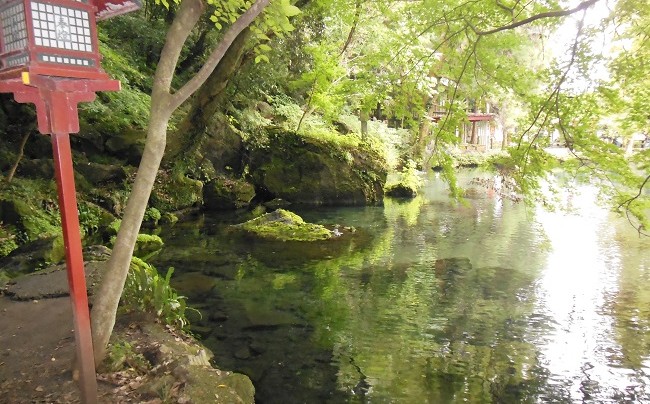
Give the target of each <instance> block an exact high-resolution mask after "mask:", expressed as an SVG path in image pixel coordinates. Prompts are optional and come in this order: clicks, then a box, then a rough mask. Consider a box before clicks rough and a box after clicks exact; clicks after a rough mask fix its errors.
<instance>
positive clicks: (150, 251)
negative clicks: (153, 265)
mask: <svg viewBox="0 0 650 404" xmlns="http://www.w3.org/2000/svg"><path fill="white" fill-rule="evenodd" d="M164 244H165V243H163V241H162V239H161V238H160V237H158V236H156V235H154V234H138V238H137V240H136V243H135V249H134V251H133V255H134V256H135V257H138V258H141V259H143V260H146V259H148V258H151V257H153V256H154V255H156V254H158V253H159V252H160V250H161V249H162V247H163V245H164Z"/></svg>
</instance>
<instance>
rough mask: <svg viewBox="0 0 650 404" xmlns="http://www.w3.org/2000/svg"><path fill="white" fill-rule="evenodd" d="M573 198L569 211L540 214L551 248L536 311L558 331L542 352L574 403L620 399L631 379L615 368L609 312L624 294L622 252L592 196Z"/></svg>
mask: <svg viewBox="0 0 650 404" xmlns="http://www.w3.org/2000/svg"><path fill="white" fill-rule="evenodd" d="M569 198H570V203H571V204H572V205H573V206H575V207H576V209H575V210H573V211H572V212H568V213H567V212H549V211H546V210H544V209H538V211H537V220H538V221H539V223H541V224H542V225H543V229H544V232H545V233H546V235H547V237H548V239H549V240H550V241H551V247H550V250H549V252H548V256H547V261H546V265H545V270H544V272H543V273H542V276H541V277H540V279H539V281H538V282H537V304H536V306H537V310H538V311H539V312H541V313H543V314H544V315H546V316H548V317H550V318H552V324H553V331H552V332H551V333H549V334H547V335H545V336H544V337H543V338H542V342H541V344H540V345H539V346H538V348H539V349H540V350H541V355H542V361H543V362H544V363H545V365H546V368H547V370H548V371H549V372H550V374H551V376H550V382H551V383H552V384H556V387H559V391H563V393H562V395H563V396H564V397H565V398H567V399H569V400H570V401H571V402H578V401H582V400H589V399H590V398H592V396H594V395H597V396H601V397H603V396H604V397H610V398H615V397H619V398H623V397H626V394H625V393H626V390H627V389H628V387H629V385H630V374H631V373H632V372H631V371H630V370H628V369H625V368H622V367H617V366H615V365H614V364H612V363H611V356H613V355H617V354H618V353H619V352H620V346H619V345H618V344H617V343H616V336H615V335H614V329H615V319H614V318H613V317H612V315H611V313H609V312H608V310H609V309H608V306H609V305H610V303H611V301H612V299H615V298H616V296H617V295H618V292H619V291H618V282H617V277H618V274H619V273H620V271H621V269H622V268H621V260H620V251H621V249H622V248H624V246H620V245H618V244H617V242H616V241H615V240H616V228H615V226H612V217H611V216H612V214H611V213H610V212H609V211H608V210H606V209H604V208H602V207H598V206H596V205H595V204H594V201H595V199H596V190H595V189H593V188H590V187H586V186H585V187H582V188H581V192H579V193H575V194H573V195H569ZM554 390H555V389H554ZM557 391H558V390H555V391H553V392H552V393H551V394H554V395H556V394H557ZM637 393H639V392H637ZM641 393H643V392H641ZM549 398H550V397H549ZM626 398H630V397H629V396H627V397H626Z"/></svg>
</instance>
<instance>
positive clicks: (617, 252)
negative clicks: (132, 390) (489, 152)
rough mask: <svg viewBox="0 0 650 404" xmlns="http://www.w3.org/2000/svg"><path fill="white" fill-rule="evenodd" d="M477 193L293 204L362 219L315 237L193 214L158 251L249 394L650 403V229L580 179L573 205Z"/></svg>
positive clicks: (325, 220) (434, 188)
mask: <svg viewBox="0 0 650 404" xmlns="http://www.w3.org/2000/svg"><path fill="white" fill-rule="evenodd" d="M470 178H471V176H470V175H468V176H467V178H465V181H469V180H470ZM477 189H478V190H479V192H478V195H477V196H476V198H474V199H470V200H468V203H467V204H466V205H459V204H456V203H453V202H450V201H449V200H448V199H447V198H446V197H445V195H446V191H445V190H444V186H443V185H442V184H441V183H440V182H439V181H438V180H437V179H436V178H435V175H433V174H432V176H431V178H430V179H429V181H428V182H427V186H426V187H425V190H424V192H423V195H421V196H420V197H418V198H417V199H415V200H413V201H408V202H395V201H390V200H387V201H386V203H385V206H383V207H365V208H322V209H312V210H297V213H299V214H300V215H302V216H303V218H305V220H308V221H312V222H317V223H322V224H335V223H336V224H340V225H342V226H354V227H355V228H356V229H357V232H356V233H355V234H354V236H353V237H351V238H347V239H337V240H334V241H330V242H323V243H315V244H308V245H304V244H299V243H270V242H259V241H251V240H244V239H240V238H238V237H236V236H234V235H233V234H232V233H230V232H228V231H227V227H226V226H227V224H229V223H234V222H238V221H243V220H245V219H246V218H245V217H237V218H235V217H232V215H228V216H225V215H214V216H202V217H200V218H196V219H195V220H191V221H188V222H185V223H180V224H177V225H175V226H174V227H171V228H168V229H164V231H163V233H162V234H161V236H162V237H163V239H164V240H165V243H166V244H165V249H164V250H163V252H162V253H161V254H160V255H159V256H158V257H157V258H156V260H155V262H154V264H155V265H157V266H158V267H159V268H160V269H163V270H164V269H166V267H167V266H174V267H175V268H176V272H175V279H174V282H175V285H176V286H177V288H179V289H180V290H181V292H182V293H184V294H186V295H187V296H189V297H190V302H191V304H192V305H193V306H194V307H197V308H198V309H199V310H200V311H201V312H202V315H203V317H202V319H201V320H198V319H197V320H196V321H194V324H195V325H196V326H197V327H196V332H197V333H198V334H200V335H201V336H203V338H204V340H203V342H204V343H205V344H206V345H207V346H208V347H209V348H210V349H212V350H213V352H214V353H215V362H216V363H217V364H218V365H219V366H220V367H222V368H228V369H232V370H235V371H239V372H243V373H245V374H247V375H249V376H250V377H251V379H252V380H253V382H254V384H255V386H256V390H257V394H256V399H257V401H258V402H260V403H325V402H330V403H345V402H353V403H365V402H368V403H371V402H372V403H457V402H469V403H549V402H552V403H575V402H593V403H608V402H611V403H621V402H638V403H642V402H650V386H649V384H650V375H649V373H650V361H649V356H650V240H647V239H639V238H638V237H637V236H636V233H635V232H634V230H633V229H632V228H631V227H629V226H628V225H626V223H625V221H624V220H621V219H617V218H616V217H614V216H612V215H611V214H609V213H608V212H607V211H606V210H603V209H600V208H598V207H596V206H595V205H594V203H593V201H594V199H595V194H594V192H593V190H591V189H590V188H588V187H582V188H581V189H580V191H579V192H575V193H572V194H568V193H567V195H565V197H566V199H565V201H566V202H565V205H566V207H567V208H568V209H569V211H568V212H565V211H563V212H547V211H545V210H543V209H535V208H527V207H525V206H524V205H523V204H514V203H512V202H509V201H502V200H500V199H498V198H497V197H495V196H494V194H493V192H492V191H490V190H486V189H484V188H477ZM578 208H579V209H578Z"/></svg>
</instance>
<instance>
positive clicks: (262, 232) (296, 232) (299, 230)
mask: <svg viewBox="0 0 650 404" xmlns="http://www.w3.org/2000/svg"><path fill="white" fill-rule="evenodd" d="M231 227H232V228H233V229H236V230H241V231H243V232H245V233H247V234H250V235H253V236H256V237H259V238H262V239H267V240H278V241H318V240H328V239H330V238H331V237H332V232H331V231H329V230H328V229H327V228H325V227H324V226H321V225H318V224H314V223H307V222H305V221H304V220H303V219H302V218H301V217H300V216H298V215H296V214H295V213H292V212H289V211H288V210H284V209H278V210H276V211H274V212H271V213H267V214H265V215H262V216H259V217H257V218H255V219H252V220H249V221H248V222H245V223H242V224H237V225H234V226H231Z"/></svg>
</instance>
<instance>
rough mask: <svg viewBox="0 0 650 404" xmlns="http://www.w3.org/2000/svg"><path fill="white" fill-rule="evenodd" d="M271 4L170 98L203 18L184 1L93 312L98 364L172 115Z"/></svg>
mask: <svg viewBox="0 0 650 404" xmlns="http://www.w3.org/2000/svg"><path fill="white" fill-rule="evenodd" d="M269 2H270V0H257V1H256V2H255V3H254V4H253V5H252V6H251V7H250V8H249V9H248V10H247V11H246V12H245V13H244V14H242V15H241V16H240V17H239V18H238V19H237V20H236V21H235V22H234V23H233V25H232V26H231V27H230V28H229V29H228V30H227V31H226V33H225V34H224V36H223V37H222V39H221V41H220V42H219V43H218V44H217V46H216V48H215V49H214V50H213V52H212V53H211V55H210V56H209V57H208V59H207V60H206V62H205V64H204V65H203V67H202V68H201V70H199V72H198V73H197V74H196V75H195V76H194V77H193V78H192V79H191V80H190V81H188V82H187V83H186V84H185V85H184V86H183V87H181V88H180V89H179V90H178V91H177V92H175V93H174V94H171V93H170V90H171V83H172V79H173V77H174V70H175V67H176V64H177V63H178V59H179V56H180V53H181V50H182V48H183V44H184V43H185V41H186V39H187V37H188V36H189V34H190V33H191V31H192V28H193V27H194V26H195V25H196V23H197V22H198V20H199V17H200V16H201V14H202V13H203V10H204V4H203V2H202V1H201V0H183V1H182V2H181V3H180V7H179V10H178V13H177V14H176V17H175V18H174V22H173V23H172V25H171V27H170V28H169V31H168V32H167V37H166V39H165V45H164V47H163V50H162V53H161V55H160V61H159V63H158V67H157V68H156V74H155V76H154V80H153V83H154V84H153V90H152V94H151V117H150V121H149V128H148V131H147V139H146V142H145V149H144V153H143V155H142V159H141V160H140V166H139V168H138V172H137V175H136V179H135V183H134V184H133V190H132V192H131V195H130V196H129V200H128V202H127V206H126V209H125V211H124V217H123V218H122V225H121V226H120V230H119V232H118V234H117V239H116V241H115V246H114V247H113V253H112V254H111V258H110V260H109V261H108V263H107V267H106V268H105V273H104V277H103V279H102V284H101V286H100V289H99V292H98V293H97V294H96V295H95V304H94V306H93V309H92V316H91V317H92V318H91V319H92V326H93V349H94V355H95V363H96V364H100V363H102V361H103V360H104V357H105V356H106V347H107V346H108V340H109V338H110V336H111V333H112V332H113V326H114V325H115V317H116V313H117V306H118V304H119V301H120V297H121V295H122V290H123V288H124V283H125V281H126V277H127V274H128V272H129V266H130V264H131V256H132V254H133V249H134V247H135V242H136V238H137V236H138V232H139V231H140V225H141V224H142V218H143V217H144V211H145V209H146V208H147V202H148V200H149V196H150V195H151V190H152V188H153V185H154V180H155V178H156V174H157V172H158V168H159V167H160V162H161V160H162V157H163V154H164V152H165V144H166V136H167V125H168V123H169V119H170V117H171V115H172V113H173V112H174V111H175V110H176V109H177V108H178V107H179V106H180V105H181V104H182V103H183V102H185V101H186V100H187V99H188V98H189V97H190V96H191V95H192V94H194V93H195V92H196V91H197V90H198V89H199V87H200V86H201V85H202V84H203V83H204V82H205V81H206V80H207V79H208V77H209V76H210V74H212V72H213V71H214V69H215V67H216V66H217V64H218V63H219V62H220V61H221V59H222V58H223V56H224V54H225V53H226V51H227V50H228V48H229V47H230V46H231V45H232V43H233V41H234V40H235V38H236V37H237V36H238V35H239V34H240V33H241V32H242V31H243V30H244V29H245V28H246V27H248V26H249V25H250V23H251V22H252V21H253V20H254V19H255V18H256V17H257V16H258V15H259V14H260V13H261V12H262V10H264V8H265V7H266V6H267V5H268V4H269Z"/></svg>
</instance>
